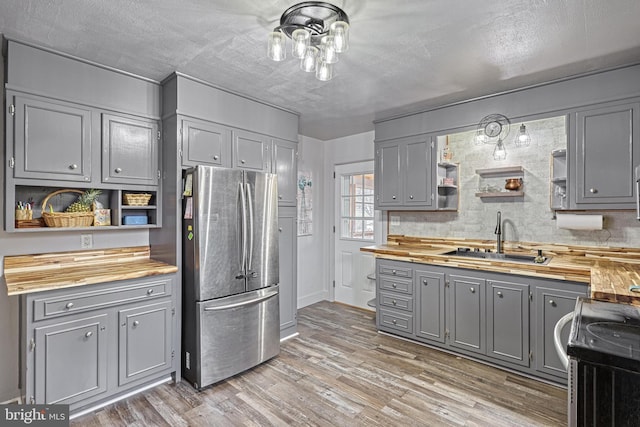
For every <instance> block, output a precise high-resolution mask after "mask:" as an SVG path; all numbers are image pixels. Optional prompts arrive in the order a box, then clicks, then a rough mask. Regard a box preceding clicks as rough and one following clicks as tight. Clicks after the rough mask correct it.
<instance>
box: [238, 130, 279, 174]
mask: <svg viewBox="0 0 640 427" xmlns="http://www.w3.org/2000/svg"><path fill="white" fill-rule="evenodd" d="M232 135H233V156H232V158H233V167H234V168H239V169H247V170H253V171H261V172H270V171H271V138H269V137H267V136H265V135H261V134H259V133H254V132H248V131H244V130H234V131H233V132H232Z"/></svg>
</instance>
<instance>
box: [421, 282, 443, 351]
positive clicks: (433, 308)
mask: <svg viewBox="0 0 640 427" xmlns="http://www.w3.org/2000/svg"><path fill="white" fill-rule="evenodd" d="M414 286H415V290H416V336H417V337H419V338H423V339H425V340H429V341H435V342H438V343H444V340H445V313H446V310H445V297H444V293H445V279H444V273H441V272H435V271H428V270H416V272H415V281H414Z"/></svg>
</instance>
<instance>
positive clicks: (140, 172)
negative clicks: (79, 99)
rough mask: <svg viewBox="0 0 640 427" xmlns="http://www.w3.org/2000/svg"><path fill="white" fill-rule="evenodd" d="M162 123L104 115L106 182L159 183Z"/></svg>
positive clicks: (103, 164) (104, 173) (104, 168)
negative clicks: (159, 129)
mask: <svg viewBox="0 0 640 427" xmlns="http://www.w3.org/2000/svg"><path fill="white" fill-rule="evenodd" d="M159 139H160V134H159V132H158V122H156V121H154V120H145V119H138V118H131V117H123V116H115V115H111V114H103V115H102V181H103V182H105V183H118V184H140V185H157V184H158V174H159V171H158V142H159Z"/></svg>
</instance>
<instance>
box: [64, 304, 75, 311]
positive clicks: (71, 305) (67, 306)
mask: <svg viewBox="0 0 640 427" xmlns="http://www.w3.org/2000/svg"><path fill="white" fill-rule="evenodd" d="M71 307H73V303H72V302H68V303H67V305H65V308H66V309H67V310H69V309H70V308H71Z"/></svg>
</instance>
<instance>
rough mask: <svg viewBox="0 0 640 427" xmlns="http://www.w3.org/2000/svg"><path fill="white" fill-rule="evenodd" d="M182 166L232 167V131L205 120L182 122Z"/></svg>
mask: <svg viewBox="0 0 640 427" xmlns="http://www.w3.org/2000/svg"><path fill="white" fill-rule="evenodd" d="M180 134H181V136H182V166H185V167H195V166H197V165H209V166H220V167H226V168H230V167H231V129H230V128H228V127H226V126H223V125H219V124H217V123H211V122H206V121H204V120H196V119H189V120H182V127H181V128H180Z"/></svg>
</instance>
